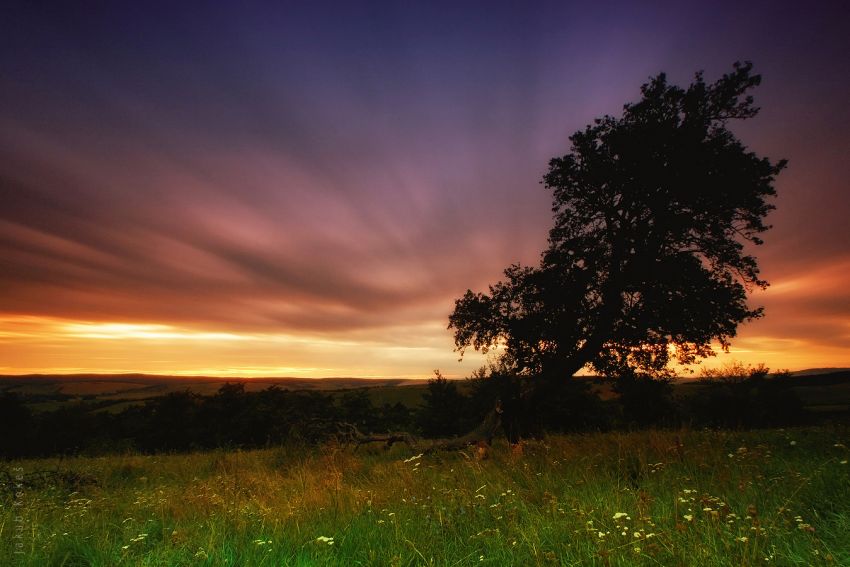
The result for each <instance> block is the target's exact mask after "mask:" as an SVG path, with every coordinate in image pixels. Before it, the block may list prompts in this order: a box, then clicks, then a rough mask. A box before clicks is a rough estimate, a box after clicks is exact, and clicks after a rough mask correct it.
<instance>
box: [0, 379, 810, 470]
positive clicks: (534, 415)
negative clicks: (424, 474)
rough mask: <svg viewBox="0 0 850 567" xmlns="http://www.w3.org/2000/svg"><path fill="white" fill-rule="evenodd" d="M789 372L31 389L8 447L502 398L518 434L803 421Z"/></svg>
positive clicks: (161, 445) (436, 430) (166, 439)
mask: <svg viewBox="0 0 850 567" xmlns="http://www.w3.org/2000/svg"><path fill="white" fill-rule="evenodd" d="M792 380H793V379H792V378H790V377H789V376H778V377H768V376H767V373H766V372H763V373H760V372H752V373H750V374H749V375H747V376H742V377H739V378H734V379H728V378H727V379H713V380H705V381H703V382H700V383H695V384H690V385H686V386H680V387H678V388H677V389H676V390H677V395H675V396H674V388H673V387H672V385H671V384H670V383H669V382H667V381H663V380H661V381H660V380H650V379H646V378H635V377H632V378H620V379H618V380H615V381H611V383H612V384H613V395H612V396H611V397H610V399H607V400H603V399H601V398H600V396H599V395H598V393H597V392H595V391H594V389H593V388H592V386H593V384H594V383H596V384H599V381H596V382H594V381H592V380H589V379H577V380H569V381H563V380H560V381H555V380H553V381H551V382H545V381H542V380H538V381H537V382H535V381H532V380H528V379H521V378H517V377H515V376H511V375H509V374H507V373H503V372H498V371H491V372H489V373H488V374H487V375H486V376H485V375H483V373H481V374H479V375H477V376H476V377H474V378H473V379H471V380H469V381H468V382H467V383H466V384H465V386H467V387H465V388H464V390H465V393H461V392H460V391H459V388H458V383H457V382H454V381H449V380H446V379H444V378H442V377H440V376H437V378H435V379H432V380H430V381H429V382H428V387H427V391H426V392H425V394H424V396H423V403H422V405H421V407H419V408H418V409H416V410H411V409H409V408H408V407H406V406H404V405H402V404H400V403H397V404H394V405H390V404H384V405H383V406H380V407H375V405H374V404H373V403H372V400H371V398H370V396H369V394H368V392H367V391H366V390H350V391H346V392H343V393H337V394H330V393H319V392H305V391H289V390H284V389H280V388H278V387H276V386H272V387H271V388H268V389H266V390H263V391H260V392H246V391H245V389H244V385H243V384H241V383H236V384H225V385H224V386H222V387H221V389H220V390H219V391H218V393H217V394H215V395H213V396H201V395H198V394H195V393H192V392H189V391H185V392H177V393H171V394H168V395H165V396H162V397H158V398H154V399H151V400H148V401H146V402H145V403H144V404H142V405H137V406H131V407H129V408H126V409H125V410H124V411H122V412H120V413H108V412H105V411H94V410H93V406H92V405H90V404H89V405H86V404H80V405H77V406H66V407H62V408H60V409H58V410H55V411H50V412H41V413H33V412H31V411H30V410H29V408H28V407H27V406H26V405H25V403H24V400H22V399H21V398H20V397H17V396H15V395H12V394H4V395H3V396H0V431H2V432H3V434H2V436H0V454H2V455H3V456H6V457H24V456H45V455H56V454H67V453H78V452H85V453H90V454H99V453H105V452H115V451H123V450H135V451H142V452H159V451H189V450H195V449H205V448H213V447H242V448H251V447H262V446H267V445H273V444H281V443H291V442H300V443H305V444H313V443H318V442H321V441H325V440H328V439H330V438H332V437H333V436H334V435H336V434H338V433H339V430H340V424H343V423H351V424H355V425H356V426H357V428H358V429H359V430H360V431H362V432H364V433H366V432H386V431H410V432H415V433H418V434H420V435H423V436H425V437H450V436H453V435H458V434H462V433H464V432H467V431H469V430H471V429H472V428H473V427H475V425H477V424H478V423H480V421H481V419H482V417H483V416H484V415H485V414H486V413H487V412H489V411H491V410H492V409H493V407H494V406H495V403H496V401H497V400H499V401H500V402H501V405H502V408H503V411H504V413H503V426H504V427H503V429H504V433H505V434H506V436H507V437H508V438H509V439H510V440H516V439H518V438H520V437H529V436H539V435H541V434H543V433H544V432H546V431H550V432H565V431H589V430H594V431H599V430H610V429H617V428H634V427H648V426H663V427H678V426H681V425H690V426H694V427H725V428H730V427H731V428H740V427H770V426H778V425H793V424H800V423H803V422H805V421H806V413H805V411H804V409H803V405H802V403H801V402H800V400H799V398H798V397H797V396H796V395H795V394H794V392H793V390H792V389H791V382H792Z"/></svg>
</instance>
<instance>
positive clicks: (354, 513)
mask: <svg viewBox="0 0 850 567" xmlns="http://www.w3.org/2000/svg"><path fill="white" fill-rule="evenodd" d="M848 446H850V430H848V429H846V428H838V427H835V428H811V429H789V430H773V431H751V432H713V431H678V432H677V431H644V432H634V433H605V434H587V435H570V436H566V435H561V436H552V437H549V438H547V439H546V440H545V441H537V442H533V443H528V444H526V445H525V446H524V447H523V450H522V451H521V453H520V452H518V451H516V450H512V449H511V448H510V447H509V446H507V445H506V444H504V442H499V443H497V444H496V446H495V447H494V448H493V451H492V453H491V455H490V458H489V459H487V460H481V461H479V460H476V459H475V458H474V457H473V456H472V453H471V452H469V453H462V452H454V453H442V454H434V455H423V456H418V455H416V454H414V453H412V452H411V451H410V450H409V449H406V448H404V447H394V448H393V449H391V450H389V451H383V450H377V449H376V450H372V451H369V450H363V449H361V450H360V451H359V452H353V451H352V450H351V449H348V448H345V447H341V446H337V445H333V444H331V445H325V446H323V447H320V448H303V447H302V448H298V447H274V448H268V449H263V450H257V451H238V450H235V451H225V450H218V451H211V452H203V453H192V454H178V455H150V456H145V455H135V454H127V455H121V456H111V457H97V458H84V457H75V458H64V459H42V460H28V461H14V462H6V463H5V464H4V465H3V466H4V467H5V472H6V473H7V476H6V480H7V483H6V485H5V486H4V489H5V490H4V493H3V495H2V497H0V503H2V508H0V564H2V565H21V566H30V567H44V566H53V565H66V566H83V565H85V566H113V565H132V566H135V565H143V566H180V565H206V566H255V565H256V566H272V565H276V566H277V565H303V566H307V565H346V566H352V565H518V566H525V565H623V566H626V565H629V566H631V565H656V566H657V565H665V566H667V565H850V538H848V537H847V534H848V533H850V498H848V492H847V487H848V486H850V465H848V463H847V461H848V458H850V452H848V449H847V447H848ZM41 470H54V471H59V472H60V473H62V474H60V475H58V476H57V475H48V476H46V477H44V478H43V479H42V480H39V479H38V478H37V476H36V475H35V474H34V473H35V472H36V471H41ZM16 476H19V477H22V478H25V479H26V482H25V483H24V485H23V486H20V487H18V488H15V483H14V478H15V477H16ZM8 481H12V482H11V484H10V483H9V482H8Z"/></svg>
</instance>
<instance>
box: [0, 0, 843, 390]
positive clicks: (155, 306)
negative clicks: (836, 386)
mask: <svg viewBox="0 0 850 567" xmlns="http://www.w3.org/2000/svg"><path fill="white" fill-rule="evenodd" d="M39 4H40V3H36V2H22V3H19V4H15V3H11V4H10V3H4V6H3V8H0V46H2V49H0V81H2V83H0V197H2V206H0V373H13V374H14V373H27V372H84V371H85V372H87V371H99V372H121V371H146V372H161V373H183V374H187V373H206V374H231V375H295V376H340V375H344V376H405V377H428V376H429V375H430V373H431V370H432V369H434V368H440V369H441V370H443V372H444V373H445V374H447V375H450V376H462V375H465V374H468V372H469V371H470V370H471V369H472V368H474V367H475V366H477V365H479V364H480V363H481V359H480V357H475V356H473V357H470V358H469V359H467V360H465V361H464V362H463V363H462V364H461V363H458V362H457V355H456V353H453V352H452V343H451V336H450V333H449V332H448V331H447V330H446V324H447V316H448V314H449V312H450V311H451V309H452V307H453V301H454V299H455V298H457V297H459V296H460V295H461V294H462V293H463V292H464V291H465V290H466V289H467V288H472V289H475V290H482V289H486V285H487V284H489V283H493V282H495V281H496V280H498V279H499V277H500V275H501V271H502V269H504V268H505V267H506V266H507V265H509V264H510V263H512V262H523V263H534V262H536V261H537V259H538V255H539V253H540V251H541V250H542V248H543V246H544V245H545V239H546V233H547V230H548V228H549V226H550V221H551V213H550V209H549V204H550V195H549V194H548V192H547V191H546V190H545V189H544V188H543V186H542V185H540V183H539V181H540V179H541V177H542V175H543V173H544V172H545V170H546V164H547V162H548V160H549V158H551V157H553V156H555V155H560V154H563V153H566V152H567V150H568V141H567V138H568V136H569V135H570V134H571V133H572V132H574V131H575V130H577V129H579V128H581V127H583V126H584V125H585V124H587V123H589V122H590V121H592V120H593V118H595V117H597V116H600V115H602V114H606V113H607V114H619V112H620V111H621V109H622V105H623V103H625V102H628V101H632V100H635V99H636V98H637V97H638V96H639V91H638V89H639V86H640V85H641V84H642V83H643V82H645V81H646V80H647V79H648V78H649V77H650V76H651V75H654V74H657V73H658V72H660V71H665V72H667V73H668V75H669V77H670V79H671V81H672V82H676V83H679V84H686V83H687V82H688V81H689V80H690V79H691V78H692V76H693V73H694V72H695V71H697V70H704V71H705V74H706V78H707V79H708V80H709V81H712V80H714V79H716V78H717V77H719V76H720V75H721V74H723V73H725V72H728V71H730V70H731V68H732V63H733V62H734V61H736V60H752V61H753V62H754V64H755V69H756V71H757V72H759V73H761V74H762V75H763V78H764V80H763V84H762V86H761V87H760V88H759V89H757V91H756V92H755V95H756V100H757V103H758V105H759V106H761V107H762V112H761V114H760V115H759V117H758V118H756V119H754V120H752V121H749V122H748V123H744V124H740V125H736V126H733V128H734V129H735V130H736V132H738V133H739V135H740V137H741V138H742V139H743V141H744V142H745V143H746V144H747V145H748V146H749V147H751V148H752V149H753V150H755V151H757V152H758V153H760V154H763V155H766V156H768V157H770V158H771V159H779V158H787V159H788V160H789V162H790V164H789V167H788V169H787V170H786V171H785V172H784V173H783V174H782V175H781V176H780V178H779V180H778V183H777V190H778V192H779V197H778V198H777V199H776V200H775V204H776V206H777V210H776V211H775V212H774V213H773V214H772V215H771V217H770V222H771V223H772V224H773V225H774V227H775V228H774V229H773V230H772V231H770V232H769V233H767V234H766V237H765V240H766V244H765V245H764V246H763V247H761V248H760V249H758V250H757V255H758V257H759V259H760V260H761V265H762V273H763V275H764V277H765V278H766V279H768V280H769V281H770V282H771V284H772V286H771V288H770V289H769V290H768V291H767V292H763V293H757V294H755V295H754V296H753V297H752V303H753V304H758V305H764V306H765V307H766V317H765V318H764V319H762V320H760V321H757V322H755V323H750V324H747V325H744V326H742V327H741V329H740V333H739V337H738V338H737V340H734V341H733V353H732V355H730V356H732V357H734V358H736V359H737V360H742V361H745V362H751V363H756V362H764V363H766V364H767V365H768V366H770V367H772V368H786V367H787V368H792V369H799V368H804V367H812V366H850V192H849V191H848V173H850V172H848V169H850V167H849V166H848V164H849V163H850V159H848V158H849V157H850V107H849V106H848V102H850V57H848V53H850V41H848V39H847V36H848V34H847V30H848V29H850V11H848V10H847V9H846V7H841V6H840V3H829V2H824V3H799V2H776V1H773V2H754V3H744V4H738V3H720V2H705V3H687V2H669V3H651V2H650V3H647V2H635V3H626V2H619V3H606V2H595V3H591V2H586V3H578V2H551V3H548V2H364V3H357V2H328V3H323V2H305V3H288V2H273V3H267V4H263V3H251V2H249V3H236V2H233V3H225V2H200V3H190V2H176V3H156V2H150V3H149V2H132V3H131V2H91V3H88V2H85V3H83V2H80V3H61V4H62V6H60V7H57V6H50V4H51V3H44V4H42V5H39ZM56 4H59V3H56ZM728 358H729V357H725V358H722V359H721V360H727V359H728Z"/></svg>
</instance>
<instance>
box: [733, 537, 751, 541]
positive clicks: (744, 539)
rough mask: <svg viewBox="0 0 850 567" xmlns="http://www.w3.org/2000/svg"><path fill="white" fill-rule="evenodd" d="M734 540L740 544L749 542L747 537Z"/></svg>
mask: <svg viewBox="0 0 850 567" xmlns="http://www.w3.org/2000/svg"><path fill="white" fill-rule="evenodd" d="M735 539H736V540H737V541H740V542H741V543H747V542H748V541H750V538H748V537H747V536H741V537H736V538H735Z"/></svg>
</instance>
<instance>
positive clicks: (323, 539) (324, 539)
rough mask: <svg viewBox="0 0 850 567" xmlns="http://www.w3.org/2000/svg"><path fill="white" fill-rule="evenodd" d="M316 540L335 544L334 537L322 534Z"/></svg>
mask: <svg viewBox="0 0 850 567" xmlns="http://www.w3.org/2000/svg"><path fill="white" fill-rule="evenodd" d="M316 542H317V543H326V544H328V545H333V544H334V538H332V537H327V536H323V535H320V536H319V537H317V538H316Z"/></svg>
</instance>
